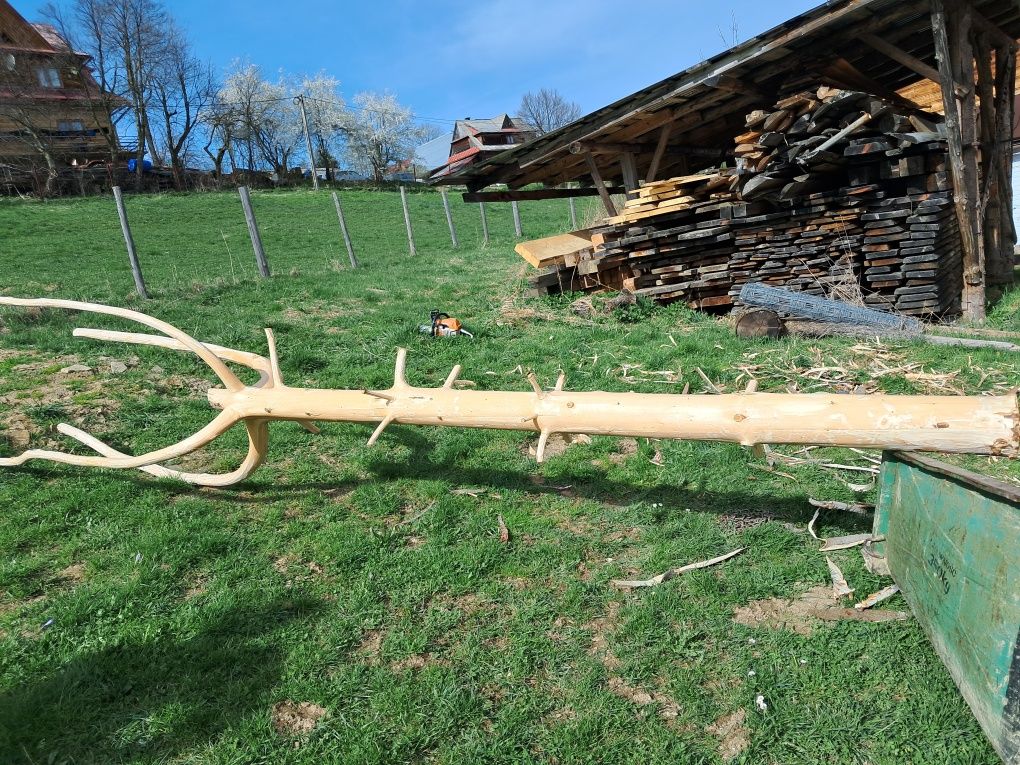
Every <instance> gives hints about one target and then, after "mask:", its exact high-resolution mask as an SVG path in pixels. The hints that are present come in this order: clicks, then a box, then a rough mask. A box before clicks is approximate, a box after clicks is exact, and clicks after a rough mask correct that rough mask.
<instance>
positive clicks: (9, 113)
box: [0, 0, 125, 175]
mask: <svg viewBox="0 0 1020 765" xmlns="http://www.w3.org/2000/svg"><path fill="white" fill-rule="evenodd" d="M124 105H125V102H124V101H123V100H122V99H120V98H118V97H116V96H113V95H112V94H110V93H105V92H103V91H102V89H101V88H100V86H99V84H98V83H97V81H96V78H95V77H94V76H93V74H92V71H91V69H90V67H89V57H88V56H87V55H86V54H84V53H79V52H77V51H74V50H73V49H72V48H71V47H70V46H69V45H68V44H67V42H66V41H65V40H64V39H63V38H62V37H61V36H60V34H59V33H58V32H57V30H56V29H54V28H53V27H52V26H49V25H46V24H32V23H29V22H28V21H26V20H25V18H24V17H23V16H21V14H20V13H18V12H17V11H16V10H15V9H14V7H13V6H12V5H11V4H10V3H9V2H7V0H0V167H6V168H7V170H8V173H9V172H10V170H11V169H12V168H14V169H17V170H20V171H25V170H28V169H31V168H44V169H46V170H47V171H48V172H49V174H50V175H54V174H56V173H59V172H60V170H61V169H64V168H67V167H70V166H81V165H84V164H88V163H89V162H93V161H96V160H102V159H109V158H110V157H112V156H116V155H117V154H119V153H120V150H121V147H120V144H119V142H118V138H117V132H116V129H115V127H114V125H113V122H112V120H111V111H113V110H115V109H120V108H123V107H124Z"/></svg>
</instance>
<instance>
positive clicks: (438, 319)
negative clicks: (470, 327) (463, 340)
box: [418, 311, 474, 337]
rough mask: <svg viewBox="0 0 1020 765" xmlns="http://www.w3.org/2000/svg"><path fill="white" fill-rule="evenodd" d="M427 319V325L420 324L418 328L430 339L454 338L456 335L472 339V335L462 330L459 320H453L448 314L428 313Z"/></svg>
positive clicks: (462, 326)
mask: <svg viewBox="0 0 1020 765" xmlns="http://www.w3.org/2000/svg"><path fill="white" fill-rule="evenodd" d="M429 319H430V323H429V324H422V325H421V326H420V327H418V329H419V331H421V332H422V334H426V335H432V337H455V336H456V335H467V336H468V337H474V335H472V334H471V333H470V332H468V331H467V330H466V329H464V325H463V324H461V323H460V319H455V318H453V317H452V316H450V314H448V313H443V312H441V311H430V312H429Z"/></svg>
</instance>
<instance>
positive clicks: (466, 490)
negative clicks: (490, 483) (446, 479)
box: [450, 486, 488, 497]
mask: <svg viewBox="0 0 1020 765" xmlns="http://www.w3.org/2000/svg"><path fill="white" fill-rule="evenodd" d="M487 491H488V489H482V488H478V487H475V486H465V487H463V488H461V489H450V493H451V494H454V495H456V496H458V497H462V496H467V497H480V496H482V495H483V494H485V492H487Z"/></svg>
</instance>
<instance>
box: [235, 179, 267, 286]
mask: <svg viewBox="0 0 1020 765" xmlns="http://www.w3.org/2000/svg"><path fill="white" fill-rule="evenodd" d="M237 193H238V194H240V195H241V207H243V208H244V219H245V221H247V223H248V235H249V236H250V237H251V247H252V249H253V250H255V263H256V264H257V265H258V267H259V273H260V274H261V275H262V277H263V278H265V279H268V278H269V277H270V273H269V261H267V260H266V251H265V250H263V249H262V237H261V236H260V235H259V224H258V223H257V222H256V220H255V211H254V210H252V209H251V196H250V195H249V194H248V187H247V186H238V187H237Z"/></svg>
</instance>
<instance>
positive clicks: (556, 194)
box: [461, 186, 627, 202]
mask: <svg viewBox="0 0 1020 765" xmlns="http://www.w3.org/2000/svg"><path fill="white" fill-rule="evenodd" d="M606 191H608V192H609V193H610V194H624V193H626V191H627V190H626V189H625V188H623V187H616V186H613V187H610V188H607V189H606ZM599 194H600V192H599V190H598V189H596V188H594V187H592V186H582V187H581V188H578V189H527V190H525V191H479V192H475V193H472V192H467V193H464V194H461V196H462V197H463V199H464V201H465V202H527V201H529V200H534V199H571V198H573V197H595V196H599Z"/></svg>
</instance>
